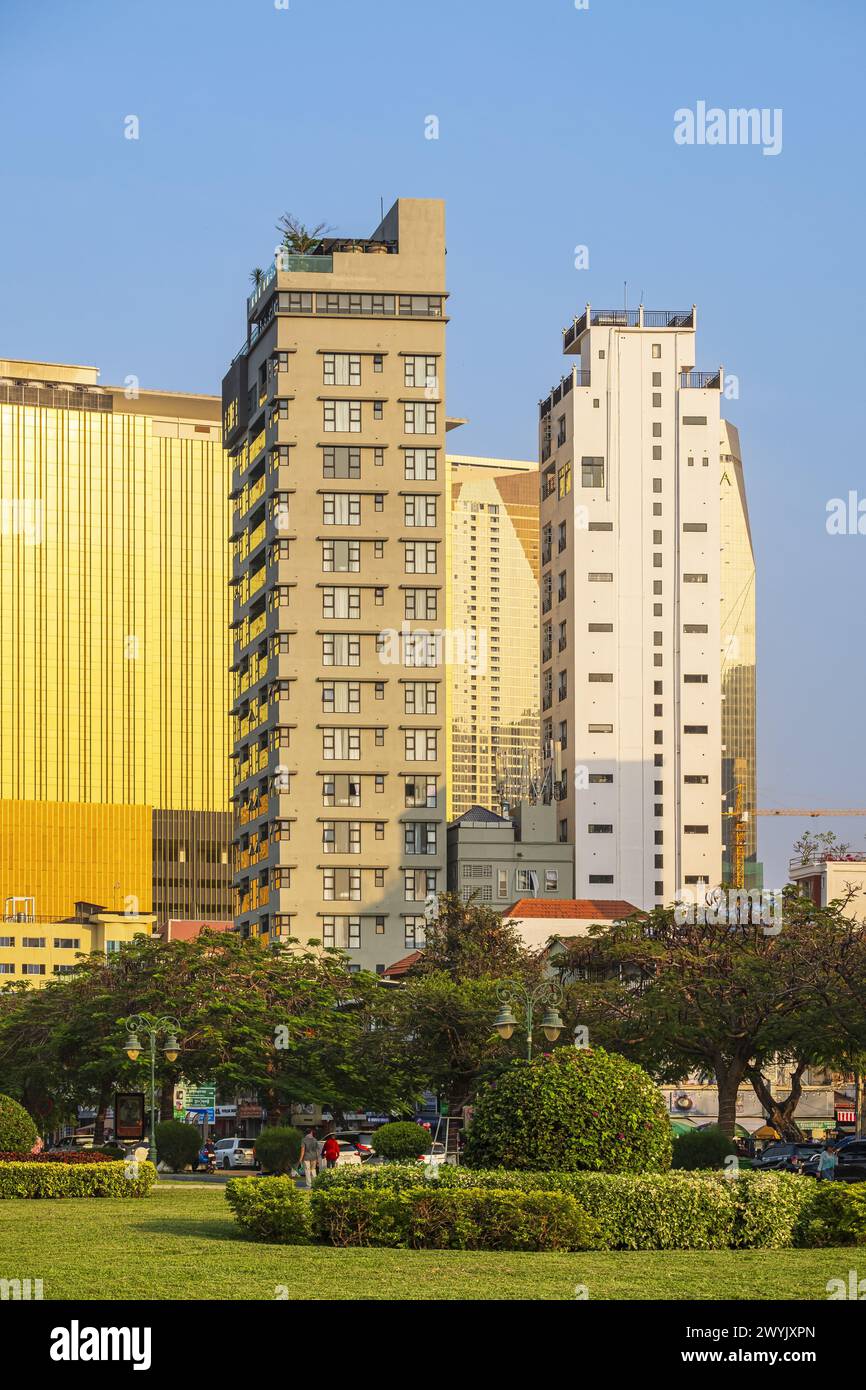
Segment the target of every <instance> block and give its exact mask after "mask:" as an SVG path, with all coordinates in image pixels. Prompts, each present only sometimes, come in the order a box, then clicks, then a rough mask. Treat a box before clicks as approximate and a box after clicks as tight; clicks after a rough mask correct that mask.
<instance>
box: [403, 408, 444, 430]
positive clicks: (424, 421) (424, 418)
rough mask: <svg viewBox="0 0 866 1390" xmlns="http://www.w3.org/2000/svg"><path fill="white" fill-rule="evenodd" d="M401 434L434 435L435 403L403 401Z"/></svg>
mask: <svg viewBox="0 0 866 1390" xmlns="http://www.w3.org/2000/svg"><path fill="white" fill-rule="evenodd" d="M403 433H404V434H435V433H436V403H435V401H404V402H403Z"/></svg>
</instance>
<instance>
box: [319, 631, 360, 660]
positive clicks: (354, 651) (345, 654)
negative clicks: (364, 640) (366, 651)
mask: <svg viewBox="0 0 866 1390" xmlns="http://www.w3.org/2000/svg"><path fill="white" fill-rule="evenodd" d="M360 664H361V639H360V637H358V636H356V635H355V634H354V633H352V632H326V633H323V635H322V665H323V666H360Z"/></svg>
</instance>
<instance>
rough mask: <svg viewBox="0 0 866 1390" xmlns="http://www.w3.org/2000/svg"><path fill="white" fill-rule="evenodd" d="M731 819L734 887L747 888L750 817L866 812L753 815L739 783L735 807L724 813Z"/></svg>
mask: <svg viewBox="0 0 866 1390" xmlns="http://www.w3.org/2000/svg"><path fill="white" fill-rule="evenodd" d="M722 814H723V815H725V816H728V817H730V819H731V820H732V821H733V822H734V887H735V888H745V886H746V825H747V824H748V820H749V815H750V814H751V815H753V816H810V817H812V818H814V817H815V816H835V817H841V816H866V810H863V809H862V808H860V807H857V808H854V809H852V808H850V807H848V808H845V809H842V810H837V809H829V810H828V809H825V808H821V809H815V808H809V807H790V806H779V807H774V808H773V809H769V810H768V809H764V808H762V809H759V810H755V811H752V812H751V813H750V812H749V811H747V810H745V808H744V806H743V784H742V782H738V783H737V785H736V789H735V791H734V806H733V809H732V810H730V811H724V812H723V813H722Z"/></svg>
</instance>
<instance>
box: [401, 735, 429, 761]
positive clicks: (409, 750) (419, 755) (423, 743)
mask: <svg viewBox="0 0 866 1390" xmlns="http://www.w3.org/2000/svg"><path fill="white" fill-rule="evenodd" d="M404 741H405V752H406V761H407V762H410V763H430V762H435V761H436V756H437V754H436V748H437V731H436V730H435V729H406V730H404Z"/></svg>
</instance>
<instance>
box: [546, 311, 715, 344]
mask: <svg viewBox="0 0 866 1390" xmlns="http://www.w3.org/2000/svg"><path fill="white" fill-rule="evenodd" d="M694 327H695V309H694V305H693V306H692V308H691V309H645V308H644V307H643V305H640V306H639V308H637V309H593V308H592V307H591V306H590V305H589V304H587V306H586V309H585V310H584V312H583V313H582V314H581V315H580V317H579V318H576V319H575V320H574V322H573V324H572V325H571V327H570V328H564V329H563V330H562V350H563V352H568V350H569V348H571V347H573V346H574V344H575V343H576V342H577V339H578V338H579V337H580V336H581V334H582V333H585V332H586V330H587V328H694Z"/></svg>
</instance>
